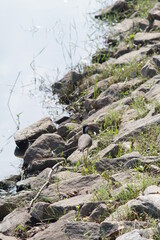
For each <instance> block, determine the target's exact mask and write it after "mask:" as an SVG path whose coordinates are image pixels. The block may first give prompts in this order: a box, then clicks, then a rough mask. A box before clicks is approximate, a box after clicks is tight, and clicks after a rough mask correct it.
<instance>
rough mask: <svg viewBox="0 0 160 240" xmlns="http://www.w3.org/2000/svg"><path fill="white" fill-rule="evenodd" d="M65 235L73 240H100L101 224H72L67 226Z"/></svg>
mask: <svg viewBox="0 0 160 240" xmlns="http://www.w3.org/2000/svg"><path fill="white" fill-rule="evenodd" d="M65 233H66V235H67V236H68V238H69V239H73V240H85V239H86V240H87V239H90V240H99V239H100V234H99V224H97V223H89V222H72V223H71V222H70V223H67V224H66V228H65Z"/></svg>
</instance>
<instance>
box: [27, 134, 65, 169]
mask: <svg viewBox="0 0 160 240" xmlns="http://www.w3.org/2000/svg"><path fill="white" fill-rule="evenodd" d="M64 151H65V142H64V140H63V139H62V138H61V137H60V136H59V135H57V134H54V133H53V134H49V133H48V134H43V135H42V136H40V137H39V138H38V139H37V140H36V141H35V142H34V143H33V144H32V145H31V146H30V147H29V148H28V149H27V151H26V153H25V155H24V165H25V166H26V165H28V164H29V163H31V162H32V161H34V160H43V159H44V158H50V157H56V156H61V155H62V154H63V152H64Z"/></svg>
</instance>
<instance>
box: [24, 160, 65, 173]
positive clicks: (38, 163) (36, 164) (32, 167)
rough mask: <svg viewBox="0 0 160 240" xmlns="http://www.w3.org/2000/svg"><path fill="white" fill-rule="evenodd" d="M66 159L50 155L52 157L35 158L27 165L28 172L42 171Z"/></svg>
mask: <svg viewBox="0 0 160 240" xmlns="http://www.w3.org/2000/svg"><path fill="white" fill-rule="evenodd" d="M61 161H63V162H64V161H65V158H63V157H50V158H43V159H41V160H34V161H33V162H31V163H29V165H28V167H27V172H40V171H43V170H44V169H46V168H52V167H53V166H54V165H55V164H56V163H58V162H61Z"/></svg>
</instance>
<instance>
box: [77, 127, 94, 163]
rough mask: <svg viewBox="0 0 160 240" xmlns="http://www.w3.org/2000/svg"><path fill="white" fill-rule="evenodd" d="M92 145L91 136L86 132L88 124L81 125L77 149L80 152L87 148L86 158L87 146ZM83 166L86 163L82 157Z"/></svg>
mask: <svg viewBox="0 0 160 240" xmlns="http://www.w3.org/2000/svg"><path fill="white" fill-rule="evenodd" d="M91 146H92V138H91V136H90V135H89V134H88V125H87V124H86V125H83V127H82V135H81V136H80V137H79V139H78V149H79V150H80V152H83V154H84V150H85V149H87V159H88V148H89V147H91ZM84 163H85V166H86V165H87V162H86V158H84Z"/></svg>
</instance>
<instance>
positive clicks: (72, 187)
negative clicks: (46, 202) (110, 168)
mask: <svg viewBox="0 0 160 240" xmlns="http://www.w3.org/2000/svg"><path fill="white" fill-rule="evenodd" d="M104 182H106V181H105V180H103V179H102V178H101V177H100V175H98V174H97V175H96V174H92V175H88V176H79V177H75V178H71V179H68V180H64V181H60V182H59V183H55V184H51V185H50V186H49V187H48V188H47V189H44V191H43V193H42V194H43V195H44V196H47V197H50V198H52V199H53V200H54V201H58V200H59V195H60V196H63V197H70V196H76V195H79V194H88V193H92V192H93V191H94V189H95V188H97V187H98V186H99V185H102V184H103V183H104ZM57 187H58V192H59V194H57Z"/></svg>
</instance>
